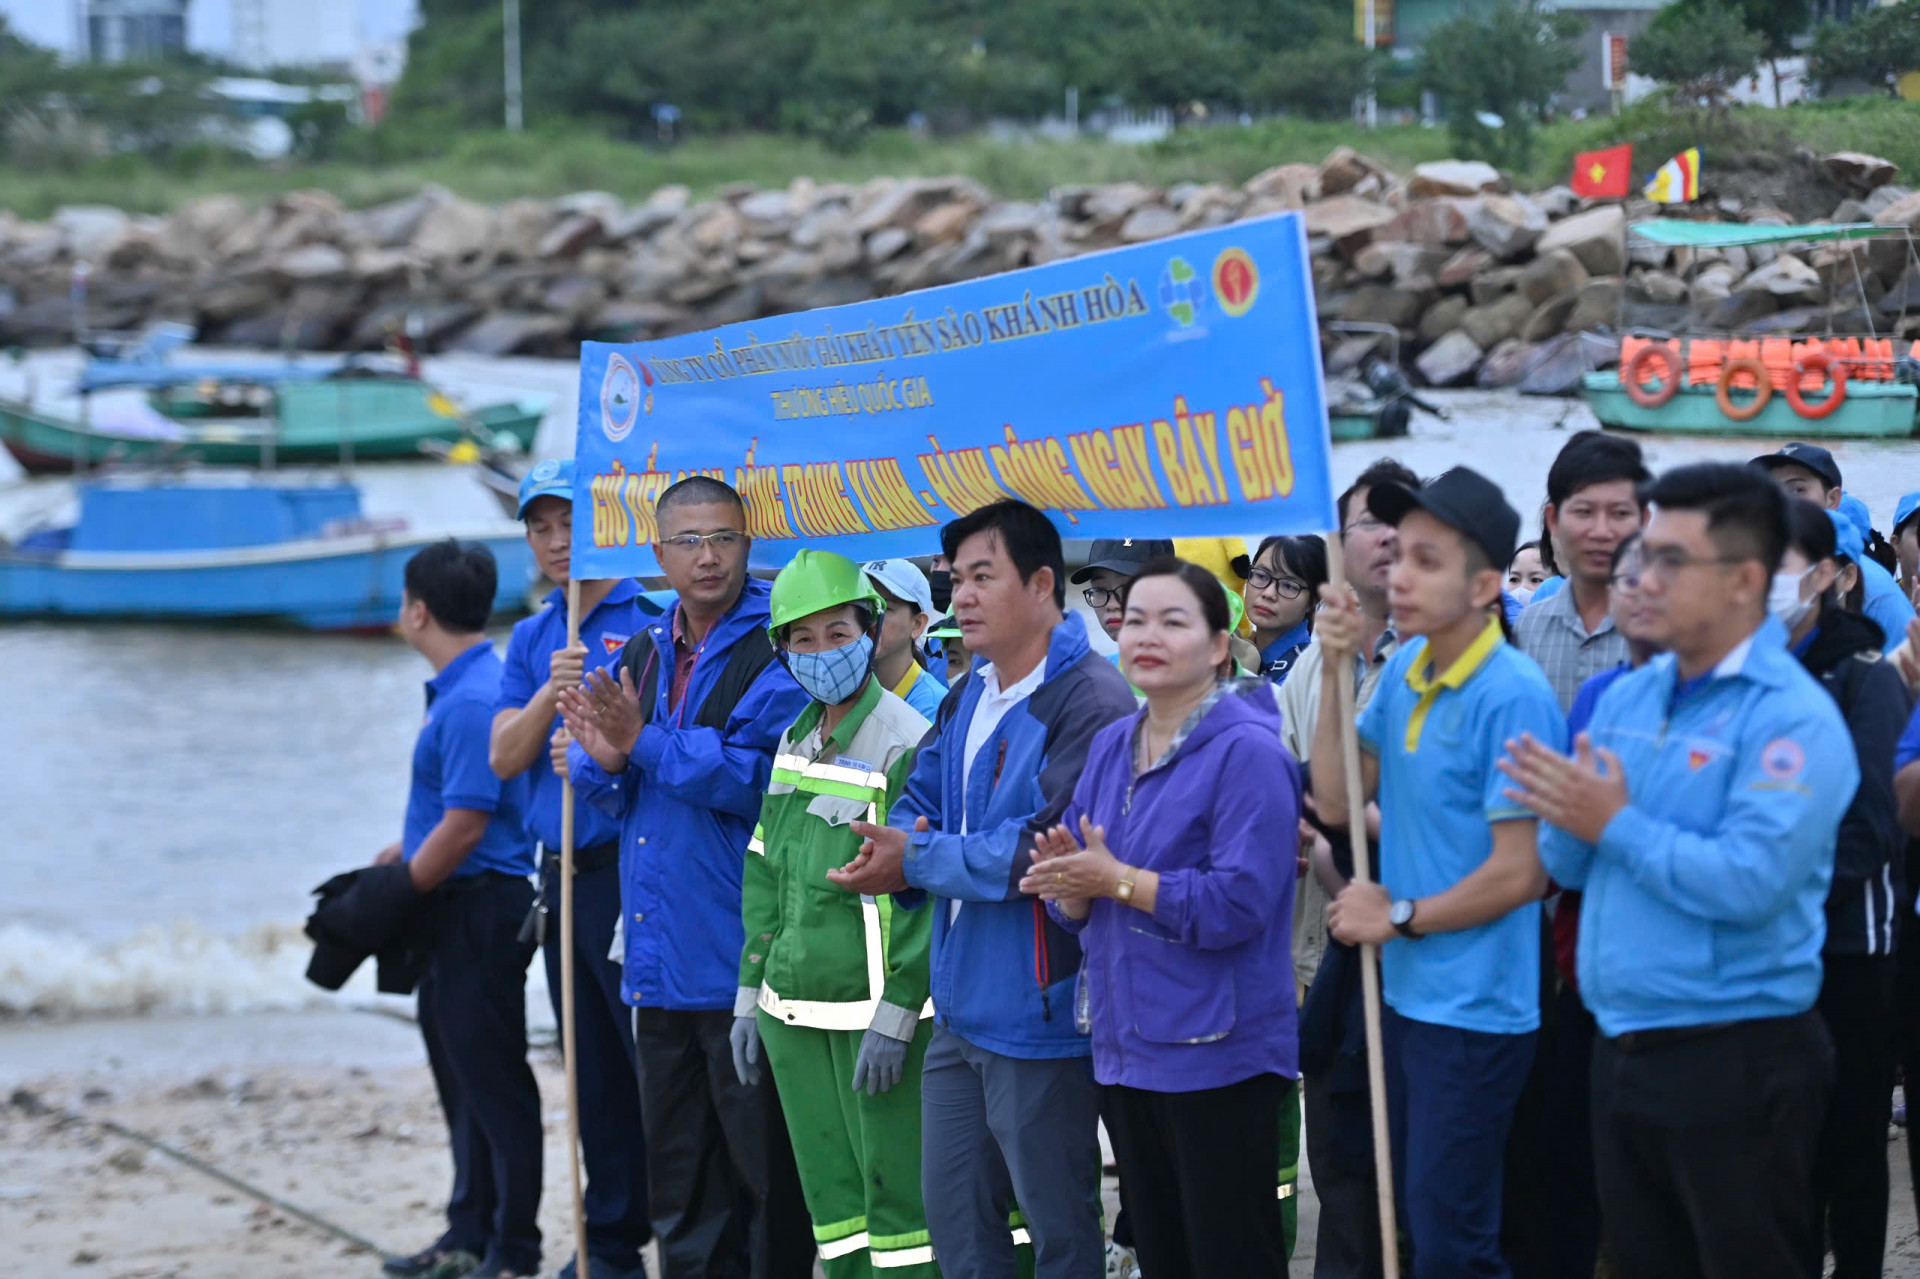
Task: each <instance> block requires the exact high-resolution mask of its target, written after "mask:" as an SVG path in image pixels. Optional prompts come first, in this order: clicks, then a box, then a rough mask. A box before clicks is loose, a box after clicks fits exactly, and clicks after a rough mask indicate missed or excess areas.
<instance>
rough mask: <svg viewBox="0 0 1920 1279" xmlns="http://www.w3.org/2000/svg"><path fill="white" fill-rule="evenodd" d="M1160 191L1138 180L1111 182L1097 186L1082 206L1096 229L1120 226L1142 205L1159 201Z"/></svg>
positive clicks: (1086, 217)
mask: <svg viewBox="0 0 1920 1279" xmlns="http://www.w3.org/2000/svg"><path fill="white" fill-rule="evenodd" d="M1159 199H1160V192H1158V191H1157V190H1155V189H1154V188H1152V187H1150V186H1144V185H1142V184H1141V183H1138V182H1110V183H1108V184H1107V185H1105V186H1101V187H1096V188H1094V191H1093V193H1092V194H1091V195H1089V196H1088V197H1087V199H1086V203H1085V204H1084V205H1083V206H1082V215H1083V217H1084V219H1085V221H1087V222H1089V223H1091V224H1092V225H1093V228H1094V229H1096V230H1101V229H1106V230H1111V229H1115V228H1118V227H1119V226H1120V224H1121V223H1123V222H1125V221H1126V220H1127V217H1128V215H1129V214H1131V213H1132V212H1133V211H1134V210H1135V209H1137V208H1140V207H1141V206H1142V205H1147V204H1154V203H1157V202H1158V201H1159Z"/></svg>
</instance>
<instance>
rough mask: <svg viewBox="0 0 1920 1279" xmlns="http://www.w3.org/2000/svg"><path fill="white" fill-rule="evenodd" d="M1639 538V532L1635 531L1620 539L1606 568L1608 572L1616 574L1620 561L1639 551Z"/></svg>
mask: <svg viewBox="0 0 1920 1279" xmlns="http://www.w3.org/2000/svg"><path fill="white" fill-rule="evenodd" d="M1640 536H1641V530H1639V529H1635V530H1634V531H1633V532H1631V533H1629V534H1627V535H1626V536H1625V537H1623V538H1621V539H1620V541H1619V544H1618V545H1616V546H1615V547H1614V548H1613V559H1612V560H1610V561H1609V562H1608V564H1607V568H1608V569H1609V570H1610V571H1612V572H1615V573H1618V572H1619V571H1620V561H1621V560H1624V559H1625V558H1627V556H1629V555H1631V554H1632V553H1633V552H1635V551H1637V550H1639V549H1640Z"/></svg>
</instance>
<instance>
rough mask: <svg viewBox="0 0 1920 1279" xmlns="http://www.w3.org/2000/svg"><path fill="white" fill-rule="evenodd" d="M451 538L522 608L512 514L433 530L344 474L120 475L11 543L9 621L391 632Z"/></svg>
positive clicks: (95, 484) (5, 585) (528, 555)
mask: <svg viewBox="0 0 1920 1279" xmlns="http://www.w3.org/2000/svg"><path fill="white" fill-rule="evenodd" d="M446 537H455V538H458V539H459V540H461V541H463V542H478V543H481V544H483V545H485V546H486V547H487V548H488V549H489V550H490V551H491V552H492V553H493V557H494V561H495V563H496V564H497V565H498V568H499V586H498V588H497V590H496V594H495V599H494V607H495V609H496V610H497V611H500V612H512V611H519V610H521V609H523V608H524V607H525V602H526V594H527V588H528V587H529V585H531V583H532V581H533V575H534V564H533V555H532V551H531V550H530V549H529V547H528V546H527V541H526V537H525V536H524V534H523V532H522V530H521V529H520V527H519V525H517V524H513V523H510V522H507V521H505V520H500V521H493V522H490V523H487V524H484V525H480V526H476V527H472V528H455V529H439V530H435V531H433V532H422V531H415V530H411V529H409V528H408V527H407V526H406V524H405V522H404V521H399V520H369V519H367V518H366V517H365V516H364V515H363V513H362V511H361V500H360V489H359V487H358V486H357V485H355V484H352V483H350V482H347V481H344V480H342V479H341V478H340V477H339V476H338V475H337V474H316V475H314V476H312V477H311V478H308V479H305V480H302V479H297V478H290V477H288V476H287V475H285V474H281V475H274V476H266V477H255V476H252V475H244V476H243V475H236V474H221V473H210V474H207V475H205V476H203V477H196V478H193V479H188V480H182V481H175V480H171V479H168V478H165V477H160V476H157V475H152V474H147V475H137V474H136V475H124V476H118V475H117V476H109V477H106V478H101V479H96V480H89V481H87V482H85V483H83V484H82V485H81V486H80V489H79V513H78V518H77V519H75V520H72V521H71V522H66V523H59V522H50V523H49V524H47V525H46V526H43V527H41V528H38V529H35V530H33V531H31V532H29V533H28V534H27V535H25V536H24V537H22V538H21V539H20V540H19V541H18V542H17V543H16V544H14V545H12V546H8V547H0V617H14V618H22V617H69V618H71V617H84V618H138V619H141V620H155V619H183V620H214V619H221V620H246V621H267V622H274V623H280V624H287V625H292V626H297V627H303V628H306V629H310V630H323V631H354V630H382V629H385V628H386V627H389V626H391V625H392V624H393V623H394V621H395V619H397V618H398V617H399V614H400V598H401V584H402V579H403V574H404V571H405V568H406V563H407V561H408V560H409V559H410V558H412V556H413V554H414V552H416V551H418V550H419V549H420V548H421V547H423V546H426V545H428V544H429V543H432V542H436V541H439V540H441V539H443V538H446Z"/></svg>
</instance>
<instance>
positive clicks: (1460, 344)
mask: <svg viewBox="0 0 1920 1279" xmlns="http://www.w3.org/2000/svg"><path fill="white" fill-rule="evenodd" d="M1479 366H1480V348H1479V346H1478V345H1476V344H1475V343H1474V340H1473V339H1472V338H1470V337H1468V336H1467V335H1466V334H1465V333H1462V332H1460V331H1459V330H1458V329H1455V330H1454V331H1453V332H1452V333H1449V334H1447V335H1446V336H1445V337H1443V338H1441V339H1440V340H1439V341H1438V342H1435V343H1434V344H1433V345H1432V346H1430V347H1428V348H1427V349H1426V350H1424V351H1422V352H1421V353H1420V354H1419V355H1418V356H1417V357H1415V359H1414V361H1413V367H1414V368H1416V369H1418V370H1420V376H1421V377H1423V378H1425V379H1426V380H1427V385H1428V386H1453V385H1454V384H1456V383H1458V382H1464V381H1466V380H1467V379H1468V378H1469V377H1472V376H1473V371H1474V370H1475V369H1476V368H1478V367H1479Z"/></svg>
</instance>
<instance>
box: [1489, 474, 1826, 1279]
mask: <svg viewBox="0 0 1920 1279" xmlns="http://www.w3.org/2000/svg"><path fill="white" fill-rule="evenodd" d="M1647 497H1648V501H1649V503H1650V505H1651V506H1652V509H1653V518H1652V521H1651V522H1650V523H1649V524H1648V525H1647V529H1646V533H1645V534H1644V537H1643V539H1642V562H1643V567H1642V569H1641V574H1640V589H1641V595H1642V598H1643V600H1644V602H1645V605H1646V607H1647V610H1648V614H1649V620H1648V629H1649V632H1650V634H1649V638H1650V639H1651V640H1653V641H1654V642H1655V643H1656V644H1658V645H1659V646H1661V647H1663V648H1665V649H1668V650H1669V651H1668V652H1667V653H1666V654H1665V655H1663V656H1660V657H1657V658H1655V659H1654V660H1652V661H1651V662H1649V663H1647V665H1645V666H1643V667H1641V668H1640V669H1638V670H1636V671H1633V672H1632V673H1630V674H1628V675H1625V676H1623V677H1622V678H1621V679H1619V680H1618V681H1616V682H1615V683H1614V685H1613V686H1612V687H1611V688H1609V689H1608V690H1607V691H1606V693H1605V694H1603V695H1602V697H1601V699H1600V703H1599V705H1598V707H1597V708H1596V709H1595V711H1594V715H1593V719H1592V721H1591V722H1590V724H1589V727H1588V730H1587V732H1585V733H1582V734H1581V735H1580V737H1579V739H1578V740H1577V741H1576V743H1575V747H1574V755H1573V757H1572V758H1568V757H1566V756H1562V755H1560V754H1558V753H1557V752H1555V751H1552V750H1549V749H1547V748H1545V747H1543V746H1542V745H1541V744H1539V743H1538V742H1534V741H1531V740H1523V741H1522V742H1519V743H1516V748H1515V752H1514V756H1513V761H1512V763H1511V764H1510V765H1508V766H1507V767H1508V771H1509V774H1510V776H1511V777H1512V778H1513V781H1514V789H1513V790H1512V791H1511V792H1510V794H1511V795H1512V796H1513V797H1514V798H1515V799H1517V800H1519V801H1520V802H1522V803H1524V804H1525V805H1526V806H1527V807H1528V808H1530V809H1532V810H1533V811H1534V812H1535V813H1537V814H1539V816H1540V817H1541V818H1542V819H1543V820H1544V821H1545V822H1546V823H1548V825H1549V827H1550V829H1548V830H1547V831H1546V832H1545V835H1544V837H1543V838H1542V840H1541V845H1540V859H1541V861H1542V863H1544V865H1545V866H1546V869H1547V872H1548V873H1549V874H1550V875H1552V876H1553V878H1554V879H1555V880H1557V881H1558V882H1559V883H1561V884H1562V885H1564V886H1566V887H1568V888H1578V889H1582V890H1584V896H1583V898H1582V900H1581V904H1580V945H1579V960H1578V967H1579V975H1580V993H1581V995H1582V996H1584V997H1585V999H1586V1001H1587V1006H1588V1007H1589V1008H1590V1009H1591V1010H1592V1012H1593V1015H1594V1019H1595V1020H1596V1022H1597V1023H1598V1025H1599V1031H1600V1036H1601V1038H1600V1040H1599V1042H1598V1044H1597V1045H1596V1047H1595V1051H1594V1059H1593V1129H1594V1162H1595V1170H1596V1173H1597V1175H1598V1182H1599V1189H1600V1204H1601V1212H1602V1216H1603V1217H1604V1218H1605V1221H1606V1233H1607V1249H1608V1253H1609V1256H1610V1258H1611V1261H1612V1264H1613V1267H1614V1269H1615V1270H1616V1271H1617V1272H1618V1273H1620V1274H1624V1275H1639V1274H1702V1275H1741V1276H1743V1277H1746V1276H1752V1277H1753V1279H1768V1277H1771V1276H1780V1277H1781V1279H1786V1277H1788V1276H1799V1275H1807V1274H1817V1273H1819V1269H1820V1256H1821V1248H1822V1240H1821V1235H1820V1230H1819V1227H1818V1224H1817V1222H1816V1219H1815V1212H1814V1203H1815V1200H1814V1196H1813V1187H1812V1177H1813V1164H1814V1153H1815V1149H1816V1145H1817V1141H1818V1138H1819V1133H1820V1126H1821V1121H1822V1117H1823V1116H1824V1114H1825V1111H1826V1102H1827V1094H1828V1092H1829V1090H1830V1089H1831V1087H1832V1080H1833V1049H1832V1044H1831V1041H1830V1040H1829V1038H1828V1035H1827V1031H1826V1028H1825V1026H1824V1024H1823V1023H1822V1021H1821V1019H1820V1016H1819V1014H1818V1012H1817V1011H1815V1009H1814V1001H1815V999H1816V998H1817V997H1818V995H1819V993H1820V981H1821V964H1820V951H1821V945H1822V943H1823V941H1824V940H1825V936H1826V913H1825V905H1826V898H1827V888H1828V884H1829V881H1830V880H1831V878H1832V874H1833V859H1834V844H1835V840H1836V837H1837V834H1838V831H1839V826H1840V819H1841V816H1842V815H1843V814H1844V813H1845V811H1846V809H1847V805H1848V804H1849V803H1850V802H1851V801H1852V798H1853V793H1854V789H1855V787H1856V785H1857V784H1858V782H1859V778H1860V771H1859V767H1858V765H1857V763H1856V761H1855V759H1854V753H1853V743H1852V739H1851V737H1850V735H1849V734H1848V731H1847V727H1846V724H1845V723H1844V721H1843V720H1842V719H1841V717H1840V713H1839V711H1838V710H1836V709H1835V707H1834V702H1833V698H1832V697H1831V696H1829V695H1828V694H1827V692H1826V691H1825V690H1824V689H1822V688H1821V687H1820V685H1819V684H1818V683H1816V682H1815V681H1814V679H1813V677H1812V676H1810V675H1808V674H1807V673H1806V671H1805V670H1804V669H1803V668H1802V666H1801V665H1800V663H1799V662H1798V661H1797V660H1796V659H1795V658H1794V656H1793V655H1792V654H1791V653H1790V652H1789V651H1788V650H1787V646H1786V631H1785V628H1784V627H1783V626H1781V624H1780V623H1779V622H1778V621H1776V620H1774V619H1772V618H1770V617H1769V616H1768V609H1767V597H1768V591H1769V588H1770V586H1771V585H1772V582H1773V575H1774V573H1775V572H1776V571H1777V570H1778V567H1779V564H1780V560H1781V556H1782V555H1783V553H1784V551H1785V548H1786V544H1787V514H1786V499H1785V495H1784V494H1783V493H1782V491H1781V490H1780V489H1779V488H1778V487H1776V486H1775V485H1773V484H1771V483H1769V482H1768V481H1767V479H1766V477H1765V476H1764V475H1762V474H1761V473H1759V472H1757V471H1755V470H1753V469H1750V468H1747V467H1740V466H1732V465H1726V464H1720V463H1700V464H1697V465H1693V466H1683V467H1679V468H1677V469H1675V470H1672V471H1669V472H1667V473H1666V474H1665V475H1663V476H1661V477H1660V478H1659V479H1658V480H1657V481H1656V482H1655V483H1654V484H1653V486H1652V487H1651V488H1650V489H1649V490H1648V493H1647Z"/></svg>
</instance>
